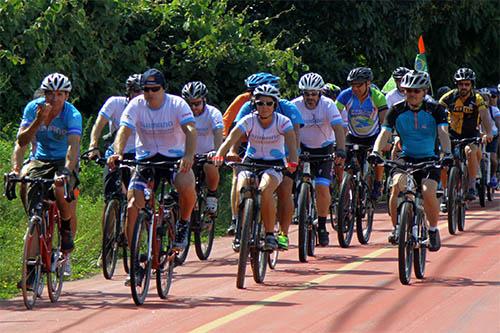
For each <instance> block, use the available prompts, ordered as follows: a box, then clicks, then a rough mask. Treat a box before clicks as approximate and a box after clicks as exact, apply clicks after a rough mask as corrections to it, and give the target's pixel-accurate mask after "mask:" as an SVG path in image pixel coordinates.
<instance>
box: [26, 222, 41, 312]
mask: <svg viewBox="0 0 500 333" xmlns="http://www.w3.org/2000/svg"><path fill="white" fill-rule="evenodd" d="M38 235H39V228H38V227H37V225H36V223H32V222H31V221H30V222H29V226H28V228H26V234H25V235H24V248H23V263H22V268H21V271H22V277H21V289H22V293H23V301H24V305H25V306H26V308H27V309H29V310H31V309H33V307H34V306H35V303H36V299H37V297H38V296H39V295H38V294H37V291H38V290H39V287H40V286H39V285H40V283H41V281H42V257H41V256H40V251H39V244H38ZM32 248H35V249H36V251H32V250H31V249H32ZM32 252H35V253H36V254H35V255H32Z"/></svg>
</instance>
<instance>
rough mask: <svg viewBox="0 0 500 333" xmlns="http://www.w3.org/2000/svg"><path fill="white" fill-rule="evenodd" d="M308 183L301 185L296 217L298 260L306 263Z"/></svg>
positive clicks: (308, 212)
mask: <svg viewBox="0 0 500 333" xmlns="http://www.w3.org/2000/svg"><path fill="white" fill-rule="evenodd" d="M309 186H310V185H309V184H308V183H302V184H301V186H300V191H299V199H298V201H297V211H298V213H297V215H298V221H299V244H298V246H299V260H300V262H307V247H308V236H309V235H308V225H309V218H310V216H311V214H310V213H311V212H310V211H309V207H310V200H311V196H310V194H311V191H310V190H309V188H308V187H309Z"/></svg>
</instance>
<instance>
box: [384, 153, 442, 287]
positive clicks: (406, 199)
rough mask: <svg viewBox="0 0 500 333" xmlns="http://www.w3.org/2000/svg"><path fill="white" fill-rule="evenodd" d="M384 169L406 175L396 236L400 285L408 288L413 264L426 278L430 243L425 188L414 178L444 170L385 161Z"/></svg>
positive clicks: (433, 165)
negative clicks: (425, 172) (425, 208)
mask: <svg viewBox="0 0 500 333" xmlns="http://www.w3.org/2000/svg"><path fill="white" fill-rule="evenodd" d="M384 165H385V166H386V167H389V168H391V169H397V170H398V171H400V172H401V173H403V174H404V175H406V190H405V191H402V192H400V193H399V197H398V210H397V212H398V213H397V214H398V216H397V221H398V222H397V225H396V235H397V242H398V272H399V281H400V282H401V283H402V284H404V285H407V284H409V283H410V280H411V271H412V262H413V266H414V269H415V276H416V278H417V279H423V278H424V274H425V261H426V256H427V247H428V243H429V237H428V236H429V235H428V228H427V222H426V219H425V212H424V207H423V197H422V192H421V187H420V186H418V185H417V182H416V180H415V178H414V177H413V175H414V174H415V173H417V172H420V171H426V170H428V169H431V168H436V169H440V168H441V166H440V165H437V164H436V161H426V162H420V163H416V164H412V163H409V162H407V163H405V164H400V163H398V162H394V161H389V160H385V161H384Z"/></svg>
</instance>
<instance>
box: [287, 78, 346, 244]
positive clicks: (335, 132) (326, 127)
mask: <svg viewBox="0 0 500 333" xmlns="http://www.w3.org/2000/svg"><path fill="white" fill-rule="evenodd" d="M324 85H325V84H324V82H323V78H322V77H321V75H319V74H317V73H307V74H305V75H303V76H302V77H301V78H300V80H299V89H300V91H301V92H302V96H300V97H297V98H295V99H294V100H292V103H293V104H295V106H297V108H298V109H299V111H300V113H301V115H302V118H303V119H304V127H303V128H301V129H300V148H301V151H302V152H308V153H310V154H311V155H326V154H331V153H333V151H334V146H335V145H336V151H335V154H336V156H337V158H336V164H341V163H342V162H343V160H344V159H345V157H346V153H345V134H344V127H343V124H344V121H343V120H342V117H341V116H340V113H339V110H338V109H337V107H336V106H335V103H333V101H332V100H331V99H329V98H326V97H324V96H322V94H321V89H322V88H323V86H324ZM332 167H333V165H332V162H331V161H327V162H323V163H321V164H317V163H316V164H312V165H311V169H312V172H313V175H314V177H315V181H314V182H315V187H316V193H317V196H316V205H317V209H318V236H319V243H320V245H321V246H327V245H328V243H329V238H328V231H326V217H327V216H328V213H329V207H330V202H331V196H330V183H331V180H332V177H333V169H332Z"/></svg>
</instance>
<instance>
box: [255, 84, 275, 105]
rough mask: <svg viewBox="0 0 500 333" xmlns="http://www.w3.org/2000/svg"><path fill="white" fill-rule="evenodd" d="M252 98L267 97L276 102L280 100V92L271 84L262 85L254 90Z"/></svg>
mask: <svg viewBox="0 0 500 333" xmlns="http://www.w3.org/2000/svg"><path fill="white" fill-rule="evenodd" d="M253 96H254V97H257V96H269V97H272V98H274V99H275V100H276V101H277V100H278V99H279V98H280V91H279V89H278V88H276V87H275V86H273V85H272V84H263V85H260V86H258V87H257V88H255V90H254V91H253Z"/></svg>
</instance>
